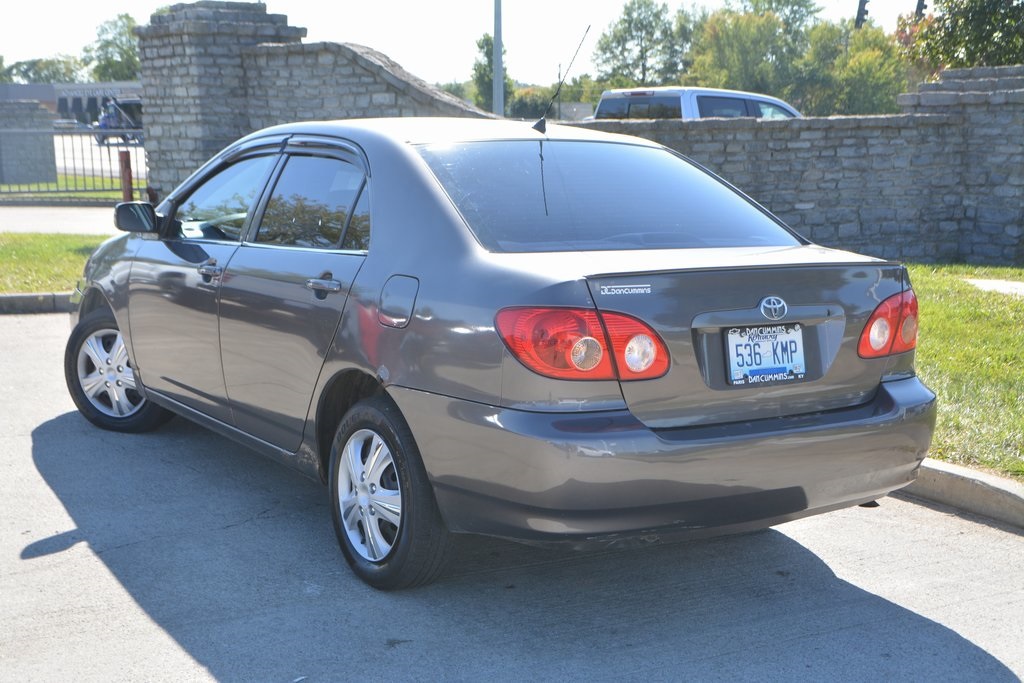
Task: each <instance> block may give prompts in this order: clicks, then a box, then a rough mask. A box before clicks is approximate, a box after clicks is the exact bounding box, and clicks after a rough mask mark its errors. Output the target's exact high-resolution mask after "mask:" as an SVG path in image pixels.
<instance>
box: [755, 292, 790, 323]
mask: <svg viewBox="0 0 1024 683" xmlns="http://www.w3.org/2000/svg"><path fill="white" fill-rule="evenodd" d="M788 310H789V308H788V307H787V306H786V302H785V301H783V300H782V299H780V298H779V297H777V296H766V297H765V298H764V301H762V302H761V313H762V314H763V315H764V317H766V318H768V319H769V320H782V319H783V318H785V317H786V312H787V311H788Z"/></svg>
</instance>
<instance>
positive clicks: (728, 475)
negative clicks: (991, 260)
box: [390, 378, 935, 545]
mask: <svg viewBox="0 0 1024 683" xmlns="http://www.w3.org/2000/svg"><path fill="white" fill-rule="evenodd" d="M390 393H391V395H392V397H393V398H394V399H395V400H396V402H397V403H398V405H399V407H400V408H401V410H402V412H403V414H404V415H405V417H406V419H407V420H408V422H409V425H410V427H411V428H412V432H413V434H414V435H415V437H416V440H417V444H418V445H419V449H420V452H421V454H422V456H423V462H424V465H425V466H426V470H427V474H428V476H429V477H430V479H431V481H432V482H433V484H434V490H435V493H436V496H437V501H438V504H439V506H440V508H441V512H442V514H443V516H444V518H445V521H446V522H447V523H448V526H449V528H451V529H452V530H453V531H460V532H470V533H480V534H487V535H493V536H501V537H505V538H511V539H516V540H520V541H526V542H537V543H547V542H555V543H559V542H560V543H570V544H573V545H590V544H602V543H617V542H624V541H628V540H639V541H649V540H657V539H660V538H664V537H701V536H710V535H718V534H725V533H734V532H739V531H746V530H750V529H756V528H761V527H766V526H771V525H773V524H778V523H780V522H784V521H787V520H791V519H797V518H799V517H804V516H807V515H812V514H816V513H819V512H826V511H828V510H833V509H837V508H841V507H847V506H850V505H856V504H858V503H862V502H866V501H869V500H873V499H875V498H879V497H881V496H884V495H885V494H887V493H889V492H890V491H892V490H894V489H898V488H900V487H902V486H905V485H906V484H908V483H910V482H911V481H913V479H914V477H915V476H916V474H917V469H918V467H919V466H920V464H921V460H922V459H923V458H924V456H925V453H926V451H927V449H928V445H929V443H930V441H931V436H932V431H933V429H934V425H935V395H934V394H933V393H932V392H931V391H929V390H928V388H927V387H925V386H924V385H923V384H922V383H921V382H920V381H919V380H918V379H916V378H911V379H904V380H899V381H894V382H886V383H883V384H882V385H881V386H880V389H879V391H878V393H877V394H876V396H875V398H874V399H873V400H872V401H871V402H870V403H868V404H865V405H861V406H858V407H856V408H849V409H843V410H833V411H828V412H823V413H817V414H814V415H803V416H799V417H793V418H781V419H771V420H758V421H754V422H748V423H740V424H732V425H722V426H715V427H700V428H684V429H669V430H657V431H655V430H651V429H649V428H647V427H646V426H644V425H643V424H641V423H640V422H639V421H637V420H636V418H634V417H633V416H632V415H631V414H630V413H629V412H627V411H613V412H600V413H579V414H565V413H554V414H553V413H530V412H523V411H518V410H508V409H504V408H498V407H495V406H488V405H482V404H479V403H471V402H467V401H460V400H457V399H452V398H449V397H444V396H438V395H434V394H428V393H424V392H419V391H414V390H410V389H402V388H396V387H392V388H391V389H390Z"/></svg>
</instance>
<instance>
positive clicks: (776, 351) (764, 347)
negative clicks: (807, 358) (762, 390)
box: [725, 323, 807, 385]
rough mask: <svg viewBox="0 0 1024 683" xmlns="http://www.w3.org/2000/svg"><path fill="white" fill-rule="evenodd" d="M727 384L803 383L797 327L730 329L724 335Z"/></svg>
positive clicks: (799, 328) (800, 330)
mask: <svg viewBox="0 0 1024 683" xmlns="http://www.w3.org/2000/svg"><path fill="white" fill-rule="evenodd" d="M725 346H726V355H728V357H729V368H728V371H729V382H730V384H737V385H748V384H769V383H775V382H792V381H794V380H799V379H803V378H804V375H805V374H806V370H807V368H806V365H805V364H804V333H803V327H802V326H801V325H800V324H799V323H790V324H786V325H764V326H758V327H733V328H731V329H729V330H728V331H727V333H726V340H725Z"/></svg>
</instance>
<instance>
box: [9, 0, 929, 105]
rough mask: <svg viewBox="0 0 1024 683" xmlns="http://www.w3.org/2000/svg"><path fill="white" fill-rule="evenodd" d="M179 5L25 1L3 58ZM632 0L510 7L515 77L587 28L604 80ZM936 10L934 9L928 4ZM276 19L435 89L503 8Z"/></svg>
mask: <svg viewBox="0 0 1024 683" xmlns="http://www.w3.org/2000/svg"><path fill="white" fill-rule="evenodd" d="M173 2H174V0H28V2H16V6H17V9H16V10H15V9H14V8H13V7H12V8H9V9H8V11H7V12H6V16H5V19H4V21H3V22H2V23H0V56H2V57H3V58H4V62H5V63H6V64H7V65H10V64H12V63H14V62H18V61H22V60H26V59H32V58H38V57H51V56H54V55H57V54H62V53H63V54H70V55H80V54H81V52H82V48H83V47H85V46H86V45H88V44H90V43H92V42H93V41H94V40H95V39H96V28H97V26H99V24H101V23H102V22H104V21H107V20H109V19H113V18H115V17H116V16H117V15H118V14H121V13H129V14H131V15H132V16H133V17H135V19H136V21H138V22H139V23H140V24H147V23H149V16H150V15H151V14H152V12H153V11H154V10H156V9H157V8H159V7H163V6H167V5H168V4H173ZM624 4H625V0H504V2H503V3H502V36H503V38H504V41H505V70H506V72H507V73H508V74H509V75H510V76H511V77H512V78H514V79H516V80H517V81H519V82H521V83H533V84H539V85H549V84H551V83H554V82H556V81H557V80H558V73H559V65H561V66H562V69H563V70H564V69H565V68H566V67H567V66H568V64H569V60H570V59H571V58H572V55H573V52H574V51H575V50H576V46H577V45H578V44H579V42H580V39H581V38H582V37H583V34H584V31H585V30H586V29H587V26H588V25H589V26H590V31H589V33H588V34H587V37H586V39H585V40H584V42H583V47H582V48H581V49H580V53H579V57H577V58H576V64H575V65H574V66H573V68H572V72H571V73H570V76H578V75H580V74H583V73H590V74H591V75H596V69H595V68H594V66H593V63H592V62H591V59H590V58H591V55H592V54H593V51H594V47H595V46H596V44H597V39H598V37H599V36H600V35H601V34H602V33H603V32H604V31H605V30H606V29H607V28H608V26H609V25H610V24H612V23H613V22H614V21H615V20H616V19H617V18H618V17H619V15H620V14H621V12H622V6H623V5H624ZM666 4H668V6H669V8H670V10H672V11H673V12H674V11H675V9H677V8H679V7H690V6H692V5H694V4H696V5H698V6H703V7H707V8H708V9H710V10H714V9H718V8H721V7H722V6H724V5H725V0H697V1H696V2H691V0H682V1H678V0H677V1H673V0H668V2H667V3H666ZM916 4H917V3H916V0H870V2H869V3H868V14H869V17H870V18H871V19H872V20H874V21H875V22H876V23H877V24H878V25H880V26H881V27H882V28H883V29H885V30H886V31H887V32H892V31H894V30H895V28H896V17H897V16H898V15H899V14H900V13H904V14H909V13H911V12H913V11H914V8H915V7H916ZM928 4H929V7H930V6H931V4H932V3H930V2H929V3H928ZM266 5H267V11H268V12H270V13H271V14H285V15H287V16H288V23H289V24H291V25H292V26H303V27H306V28H307V29H308V33H307V36H306V38H305V40H304V41H303V42H307V43H311V42H320V41H326V42H337V43H359V44H361V45H366V46H368V47H372V48H374V49H375V50H378V51H379V52H383V53H384V54H386V55H387V56H389V57H390V58H391V59H393V60H394V61H396V62H398V63H399V64H401V65H402V66H403V67H405V69H406V70H407V71H409V72H411V73H413V74H415V75H417V76H419V77H420V78H422V79H423V80H425V81H428V82H430V83H447V82H449V81H466V80H469V78H470V76H471V73H472V69H473V61H474V60H475V59H476V57H477V52H478V51H477V48H476V41H477V39H478V38H479V37H480V36H481V35H483V34H484V33H493V32H494V1H493V0H440V1H437V2H427V1H425V0H370V1H369V2H365V1H363V2H355V1H353V0H341V1H338V0H334V1H332V0H267V2H266ZM818 5H819V6H820V7H821V8H822V12H821V13H820V14H819V15H818V16H819V18H821V19H827V20H831V21H837V20H839V19H844V18H851V17H853V16H854V15H855V14H856V11H857V0H819V1H818Z"/></svg>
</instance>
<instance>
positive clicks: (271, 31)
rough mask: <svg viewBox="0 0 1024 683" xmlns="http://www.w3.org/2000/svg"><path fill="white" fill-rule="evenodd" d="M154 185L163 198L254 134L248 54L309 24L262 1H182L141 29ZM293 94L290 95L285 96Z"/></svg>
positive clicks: (290, 38)
mask: <svg viewBox="0 0 1024 683" xmlns="http://www.w3.org/2000/svg"><path fill="white" fill-rule="evenodd" d="M136 33H137V35H138V37H139V57H140V61H141V65H142V77H141V80H142V91H143V94H142V97H143V103H144V107H145V115H144V119H145V125H146V152H147V154H148V157H149V183H150V186H152V187H154V188H155V189H156V190H157V193H158V194H159V195H160V196H161V197H163V196H165V195H166V194H167V193H168V192H170V191H171V190H172V189H173V188H174V187H175V186H176V185H177V184H178V183H180V182H181V181H182V180H184V179H185V178H186V177H187V176H188V174H189V173H191V172H192V171H193V170H195V168H196V167H198V166H199V165H200V164H202V163H203V162H204V161H206V160H207V159H208V158H209V157H211V156H212V155H213V154H215V153H216V152H218V151H219V150H220V149H222V148H223V147H224V146H225V145H227V144H228V143H230V142H231V141H233V140H235V139H236V138H238V137H241V136H242V135H244V134H246V133H249V132H251V130H252V129H251V127H250V125H249V116H248V100H247V92H248V85H247V79H246V74H245V67H244V63H243V58H242V55H243V52H244V51H245V50H246V48H248V47H250V46H252V45H258V44H261V43H298V42H300V41H301V40H302V38H303V37H304V36H305V35H306V29H304V28H298V27H294V26H289V25H288V18H287V17H286V16H284V15H282V14H267V9H266V6H265V5H263V4H262V3H242V2H213V1H206V0H204V1H202V2H196V3H193V4H181V5H174V6H172V7H171V8H170V10H169V11H167V12H166V13H161V14H154V15H153V16H152V17H150V23H149V25H148V26H141V27H139V28H138V29H136ZM282 96H283V97H284V96H287V93H282Z"/></svg>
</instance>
